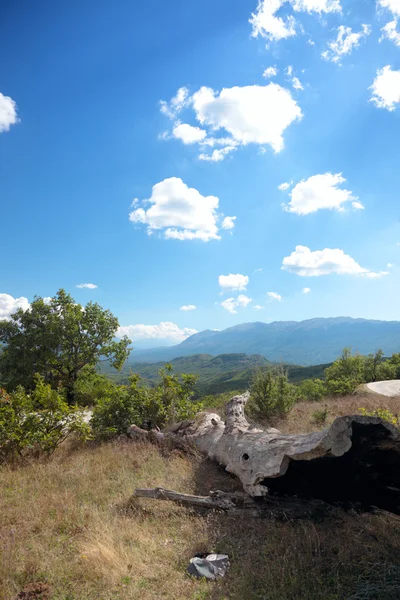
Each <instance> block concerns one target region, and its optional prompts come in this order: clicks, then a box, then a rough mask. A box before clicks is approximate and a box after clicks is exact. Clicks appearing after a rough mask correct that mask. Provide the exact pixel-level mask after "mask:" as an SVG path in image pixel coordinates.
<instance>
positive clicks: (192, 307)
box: [179, 304, 197, 312]
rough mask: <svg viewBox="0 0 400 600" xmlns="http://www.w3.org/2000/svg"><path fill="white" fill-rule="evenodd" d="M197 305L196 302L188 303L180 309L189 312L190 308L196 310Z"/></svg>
mask: <svg viewBox="0 0 400 600" xmlns="http://www.w3.org/2000/svg"><path fill="white" fill-rule="evenodd" d="M196 308H197V306H195V305H194V304H186V305H185V306H181V307H180V309H179V310H183V311H185V312H187V311H188V310H196Z"/></svg>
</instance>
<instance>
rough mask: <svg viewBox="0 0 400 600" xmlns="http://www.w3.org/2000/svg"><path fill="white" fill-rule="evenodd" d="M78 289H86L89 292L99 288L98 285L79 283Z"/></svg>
mask: <svg viewBox="0 0 400 600" xmlns="http://www.w3.org/2000/svg"><path fill="white" fill-rule="evenodd" d="M76 287H77V288H81V289H82V288H86V289H88V290H95V289H96V288H97V285H95V284H94V283H79V284H78V285H77V286H76Z"/></svg>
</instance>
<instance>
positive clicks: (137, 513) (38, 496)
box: [0, 397, 400, 600]
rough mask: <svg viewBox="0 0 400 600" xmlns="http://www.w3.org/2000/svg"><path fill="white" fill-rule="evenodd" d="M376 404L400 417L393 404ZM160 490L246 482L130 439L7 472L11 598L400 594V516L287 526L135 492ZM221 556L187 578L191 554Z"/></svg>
mask: <svg viewBox="0 0 400 600" xmlns="http://www.w3.org/2000/svg"><path fill="white" fill-rule="evenodd" d="M372 402H373V403H374V407H375V408H376V407H377V405H379V406H381V407H383V408H385V407H386V408H389V409H391V410H392V411H393V412H395V410H394V409H395V408H396V407H395V404H394V403H393V402H394V401H393V402H392V401H391V400H390V399H384V400H382V402H381V399H379V403H378V402H377V399H376V397H375V398H373V399H372ZM385 402H386V404H385ZM354 403H356V404H354ZM319 405H320V403H318V404H307V405H304V404H299V405H298V406H296V408H295V409H294V411H293V412H292V414H291V416H290V417H289V420H288V422H287V424H286V426H285V427H286V428H287V430H288V431H293V430H294V429H293V428H294V427H295V430H296V431H299V430H300V429H303V430H308V429H310V428H311V429H312V428H313V426H312V425H311V424H310V415H311V413H312V412H313V411H314V410H315V408H316V407H318V406H319ZM360 406H365V407H366V408H368V404H367V398H365V397H363V398H362V402H361V403H360V399H359V398H358V399H355V398H354V397H351V398H343V399H339V400H335V401H330V417H329V418H333V415H334V413H335V412H336V414H345V413H347V414H349V412H357V411H356V410H355V409H356V408H359V407H360ZM307 419H308V421H307ZM281 427H282V429H283V424H281ZM159 485H161V486H165V487H168V488H171V489H176V490H178V491H181V492H187V493H207V492H208V491H209V490H210V489H223V490H228V491H229V490H235V489H239V484H238V482H237V481H236V480H235V479H234V478H231V477H230V476H228V475H227V474H226V473H224V472H223V471H222V470H221V469H219V468H218V467H217V466H215V465H212V464H211V463H208V462H206V461H204V460H202V459H201V458H197V457H193V456H191V457H189V456H185V455H183V454H181V453H179V452H177V451H172V452H168V453H166V452H163V451H161V450H159V449H157V448H156V447H153V446H150V445H138V444H131V443H122V442H119V443H110V444H105V445H102V446H97V447H86V448H63V449H62V450H60V451H59V452H58V453H57V454H56V455H54V456H53V458H52V459H51V460H50V461H48V462H42V463H35V464H32V465H28V466H24V467H20V468H18V469H15V470H11V469H7V468H3V469H1V470H0V492H1V495H0V548H1V550H0V552H1V554H0V600H15V599H16V598H17V597H19V598H26V599H28V598H30V599H31V600H36V599H40V598H41V599H42V600H134V599H135V600H136V599H140V600H160V599H165V600H228V599H229V600H243V599H246V600H247V599H250V600H253V599H254V600H319V599H324V600H345V599H350V598H354V599H357V598H360V599H362V600H364V599H365V600H367V599H369V598H370V599H371V600H372V599H378V600H383V599H385V600H390V599H395V598H399V597H400V593H399V590H400V581H399V580H400V575H399V573H400V522H399V520H397V519H396V518H392V517H388V516H382V515H380V516H378V515H357V514H355V513H354V514H353V513H344V512H342V511H341V510H339V509H337V510H334V511H333V513H332V515H331V516H330V517H329V519H325V520H324V521H321V522H312V521H298V522H286V523H280V522H273V521H268V520H243V519H233V518H229V517H227V516H225V515H223V514H211V515H210V514H208V515H206V516H200V515H198V514H195V513H193V512H191V511H189V510H187V509H183V508H180V507H176V506H174V505H169V504H168V503H164V502H156V501H138V500H136V501H133V500H132V499H131V494H132V492H133V490H134V489H135V488H136V487H155V486H159ZM210 551H217V552H223V553H228V554H229V555H230V558H231V562H232V567H231V570H230V571H229V574H228V575H227V577H226V578H224V579H223V580H220V581H219V582H217V583H212V582H205V581H194V580H192V579H190V578H189V577H187V576H186V575H185V570H186V566H187V564H188V562H189V559H190V558H191V557H192V556H193V555H194V554H195V553H197V552H210ZM396 577H397V579H396ZM35 589H37V590H38V592H37V593H36V592H35V591H34V590H35ZM24 590H25V591H24ZM357 590H358V591H357ZM28 593H29V594H30V595H28ZM18 594H20V595H19V596H18ZM34 594H35V595H34ZM39 594H41V595H39ZM355 594H357V595H355Z"/></svg>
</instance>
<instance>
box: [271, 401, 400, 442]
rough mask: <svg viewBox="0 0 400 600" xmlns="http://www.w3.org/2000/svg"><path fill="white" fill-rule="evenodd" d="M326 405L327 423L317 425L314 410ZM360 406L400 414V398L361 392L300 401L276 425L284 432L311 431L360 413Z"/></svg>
mask: <svg viewBox="0 0 400 600" xmlns="http://www.w3.org/2000/svg"><path fill="white" fill-rule="evenodd" d="M325 407H327V409H328V418H327V421H326V425H316V423H315V422H314V420H313V416H312V415H313V412H314V411H316V410H321V409H323V408H325ZM360 408H366V409H367V410H368V411H370V410H371V411H373V410H376V409H377V408H385V409H387V410H389V411H390V412H391V413H393V414H394V415H397V414H400V398H399V397H397V398H388V397H387V396H380V395H379V394H372V393H369V392H360V393H356V394H352V395H351V396H343V397H337V398H327V399H325V400H321V402H298V403H297V404H295V406H294V408H293V410H292V411H291V412H290V413H289V415H288V417H287V419H285V420H283V421H279V422H278V423H276V426H277V427H278V429H280V431H282V432H283V433H298V432H299V431H302V432H304V433H309V432H311V431H315V430H316V429H318V428H322V427H326V426H328V425H330V424H331V423H332V422H333V421H334V420H335V418H336V417H342V416H345V415H359V414H360V410H359V409H360Z"/></svg>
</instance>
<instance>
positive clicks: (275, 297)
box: [267, 292, 282, 302]
mask: <svg viewBox="0 0 400 600" xmlns="http://www.w3.org/2000/svg"><path fill="white" fill-rule="evenodd" d="M267 296H268V297H269V298H271V302H272V300H277V301H278V302H281V300H282V296H281V295H280V294H277V293H276V292H267Z"/></svg>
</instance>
